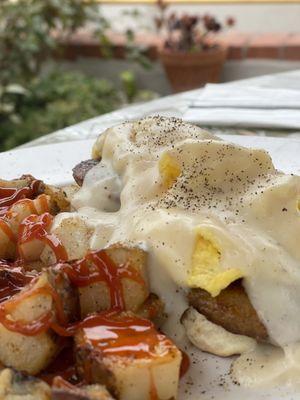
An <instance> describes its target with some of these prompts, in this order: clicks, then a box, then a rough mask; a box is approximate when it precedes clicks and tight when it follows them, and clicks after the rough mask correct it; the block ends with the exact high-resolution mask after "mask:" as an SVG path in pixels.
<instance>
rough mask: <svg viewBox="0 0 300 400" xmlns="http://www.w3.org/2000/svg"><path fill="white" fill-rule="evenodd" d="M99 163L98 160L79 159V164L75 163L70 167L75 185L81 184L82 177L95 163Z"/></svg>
mask: <svg viewBox="0 0 300 400" xmlns="http://www.w3.org/2000/svg"><path fill="white" fill-rule="evenodd" d="M98 163H99V160H93V159H91V160H85V161H81V162H80V163H79V164H77V165H75V167H74V168H73V169H72V171H73V178H74V180H75V182H76V183H77V185H79V186H82V184H83V181H84V178H85V176H86V174H87V173H88V172H89V170H90V169H92V168H93V167H94V166H95V165H97V164H98Z"/></svg>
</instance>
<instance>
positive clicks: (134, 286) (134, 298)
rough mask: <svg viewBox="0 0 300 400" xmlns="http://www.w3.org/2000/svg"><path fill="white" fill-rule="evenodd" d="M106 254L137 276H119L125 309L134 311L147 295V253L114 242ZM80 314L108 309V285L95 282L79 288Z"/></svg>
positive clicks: (110, 302)
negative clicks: (131, 277) (130, 277)
mask: <svg viewBox="0 0 300 400" xmlns="http://www.w3.org/2000/svg"><path fill="white" fill-rule="evenodd" d="M105 252H106V254H107V255H108V256H109V258H110V259H111V260H112V261H113V262H114V264H115V265H116V266H118V268H122V267H124V266H128V267H129V268H131V269H132V270H133V271H134V274H136V275H137V276H138V278H139V279H138V280H134V279H129V278H121V279H122V289H123V297H124V302H125V308H126V310H130V311H133V312H136V311H137V310H138V309H139V308H140V307H141V306H142V305H143V304H144V302H145V301H146V299H147V297H148V296H149V289H148V282H147V274H146V272H147V271H146V269H147V253H146V252H145V251H143V250H141V249H139V248H133V247H126V246H124V245H122V244H115V245H113V246H111V247H109V248H107V249H105ZM79 296H80V310H81V316H82V317H85V316H86V315H88V314H91V313H95V312H99V311H104V310H108V309H110V308H111V306H112V301H111V298H110V291H109V287H108V286H107V284H106V283H104V282H96V283H93V284H91V285H88V286H85V287H81V288H79Z"/></svg>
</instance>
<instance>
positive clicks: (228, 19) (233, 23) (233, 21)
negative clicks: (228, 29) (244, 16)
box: [226, 17, 235, 26]
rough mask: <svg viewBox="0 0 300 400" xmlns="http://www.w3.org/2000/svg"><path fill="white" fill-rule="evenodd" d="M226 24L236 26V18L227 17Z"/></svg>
mask: <svg viewBox="0 0 300 400" xmlns="http://www.w3.org/2000/svg"><path fill="white" fill-rule="evenodd" d="M226 25H227V26H234V25H235V19H234V18H233V17H227V18H226Z"/></svg>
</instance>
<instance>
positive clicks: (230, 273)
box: [188, 230, 243, 297]
mask: <svg viewBox="0 0 300 400" xmlns="http://www.w3.org/2000/svg"><path fill="white" fill-rule="evenodd" d="M207 236H209V235H207V234H206V237H205V236H204V235H203V233H202V232H201V230H198V234H197V238H196V245H195V249H194V252H193V256H192V268H191V272H190V274H189V277H188V284H189V286H192V287H196V288H197V287H200V288H202V289H204V290H206V291H207V292H209V293H210V294H211V295H212V296H213V297H214V296H217V295H218V294H219V293H220V292H221V290H222V289H225V288H226V287H227V286H228V285H229V284H230V283H231V282H233V281H235V280H236V279H239V278H241V277H242V276H243V274H242V271H240V270H239V269H237V268H230V269H226V270H224V269H223V268H222V267H221V266H220V257H221V253H220V251H219V250H218V248H217V247H216V246H215V245H214V243H213V241H212V238H211V237H210V238H208V237H207Z"/></svg>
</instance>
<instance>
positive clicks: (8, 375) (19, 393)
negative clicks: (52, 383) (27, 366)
mask: <svg viewBox="0 0 300 400" xmlns="http://www.w3.org/2000/svg"><path fill="white" fill-rule="evenodd" d="M50 398H51V389H50V387H49V386H48V385H47V384H46V383H45V382H43V381H41V380H40V379H37V378H34V377H32V376H27V375H23V374H22V373H20V372H16V371H14V370H12V369H9V368H6V369H4V370H2V371H1V373H0V399H1V400H22V399H26V400H50Z"/></svg>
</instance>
